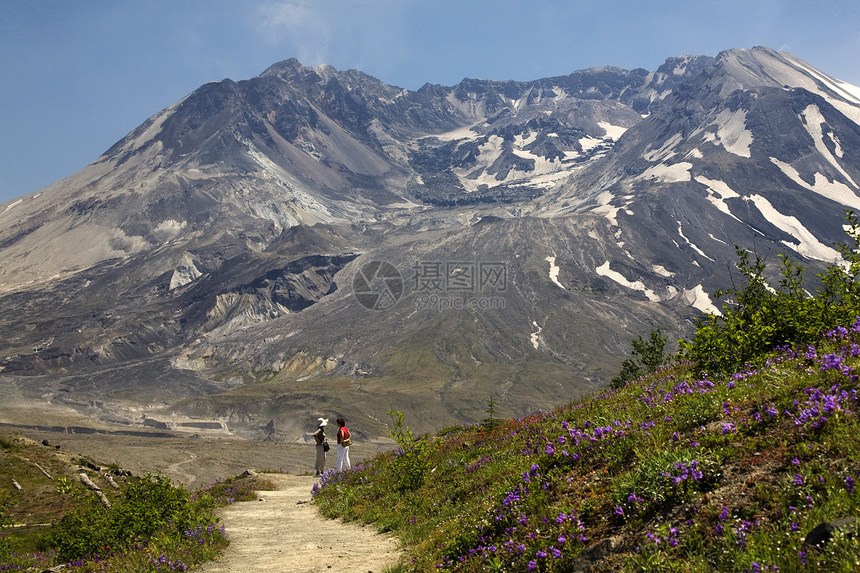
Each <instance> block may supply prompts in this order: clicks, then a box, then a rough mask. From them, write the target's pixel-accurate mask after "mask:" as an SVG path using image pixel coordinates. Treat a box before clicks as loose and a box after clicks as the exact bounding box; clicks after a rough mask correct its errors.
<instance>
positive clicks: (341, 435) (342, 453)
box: [337, 418, 352, 472]
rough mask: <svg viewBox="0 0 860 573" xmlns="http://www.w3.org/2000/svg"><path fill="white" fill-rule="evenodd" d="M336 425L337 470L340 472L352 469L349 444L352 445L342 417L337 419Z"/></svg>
mask: <svg viewBox="0 0 860 573" xmlns="http://www.w3.org/2000/svg"><path fill="white" fill-rule="evenodd" d="M337 426H338V430H337V471H339V472H341V471H343V470H344V469H347V470H349V469H352V464H350V463H349V446H351V445H352V437H351V436H350V435H349V428H347V427H346V421H345V420H344V419H343V418H338V419H337Z"/></svg>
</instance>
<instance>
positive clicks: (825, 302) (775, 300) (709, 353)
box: [681, 211, 860, 373]
mask: <svg viewBox="0 0 860 573" xmlns="http://www.w3.org/2000/svg"><path fill="white" fill-rule="evenodd" d="M846 219H847V220H848V222H849V224H848V226H847V227H848V230H847V231H846V232H847V234H848V236H849V237H850V238H851V240H852V243H853V244H851V245H849V244H847V243H840V244H838V245H837V247H838V250H839V252H840V253H841V255H842V259H843V261H844V264H838V263H831V264H830V265H828V267H827V270H826V271H825V272H824V273H821V274H819V275H818V277H819V279H820V281H821V285H820V286H819V288H818V289H817V290H816V293H815V295H814V296H809V295H807V294H806V291H805V289H804V286H803V285H804V276H803V275H804V269H803V267H802V266H800V265H799V264H797V263H795V262H792V261H791V260H789V259H788V258H785V257H781V258H782V264H781V267H780V274H781V275H782V278H781V280H780V282H779V288H772V287H770V286H769V285H768V284H767V282H766V280H765V275H764V273H765V270H766V265H765V262H764V260H763V259H762V258H761V257H760V256H758V255H756V257H755V259H754V260H751V258H750V253H749V252H747V251H746V250H744V249H741V248H740V247H735V248H736V252H737V255H738V259H739V260H738V262H737V263H736V266H737V269H738V270H739V271H740V272H741V276H742V283H741V285H740V286H739V287H733V288H731V289H726V290H720V291H717V292H716V293H715V296H716V297H717V298H723V299H726V300H727V301H728V302H727V303H726V304H725V305H724V306H723V310H722V315H714V314H710V315H705V316H704V317H703V318H701V319H700V320H699V322H698V324H697V327H696V334H695V336H694V338H693V340H692V341H690V342H687V341H681V348H682V355H683V356H684V357H685V358H688V359H690V360H692V361H693V362H695V364H696V365H697V367H698V369H699V371H700V372H710V373H714V372H729V371H732V370H734V369H736V368H738V367H740V366H742V365H744V364H746V363H753V364H756V363H758V362H759V358H761V357H762V356H764V355H765V354H766V353H767V352H768V351H770V350H772V349H773V348H775V347H777V346H783V345H801V344H807V343H811V342H814V341H815V340H817V339H818V337H819V336H821V335H822V334H823V333H824V332H826V331H828V330H831V329H833V328H835V327H836V326H838V325H841V324H848V323H850V322H851V320H853V318H855V317H856V316H857V315H858V314H860V284H858V282H857V278H858V276H860V227H858V221H857V218H856V217H855V216H854V214H853V212H851V211H848V213H847V215H846Z"/></svg>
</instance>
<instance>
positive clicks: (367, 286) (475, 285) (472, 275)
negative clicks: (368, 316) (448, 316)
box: [352, 261, 508, 311]
mask: <svg viewBox="0 0 860 573" xmlns="http://www.w3.org/2000/svg"><path fill="white" fill-rule="evenodd" d="M407 287H408V288H409V289H410V290H409V291H408V292H407V290H406V289H407ZM352 289H353V294H354V296H355V298H356V300H358V302H359V303H360V304H361V305H362V306H364V307H365V308H367V309H370V310H388V309H389V308H392V307H393V306H394V305H396V304H397V303H398V302H399V301H400V299H401V298H403V297H404V296H407V295H412V301H411V305H412V307H413V308H415V309H417V310H440V311H441V310H448V309H454V310H458V309H478V310H488V309H499V308H504V306H505V299H504V297H503V296H500V293H504V292H506V291H507V289H508V266H507V263H505V262H499V261H419V262H418V263H416V264H414V265H412V266H411V267H410V274H409V277H408V280H404V278H403V275H402V274H401V272H400V270H399V269H398V268H397V267H396V266H395V265H393V264H392V263H390V262H388V261H369V262H367V263H364V264H363V265H361V267H360V268H359V269H358V271H356V273H355V276H354V277H353V281H352Z"/></svg>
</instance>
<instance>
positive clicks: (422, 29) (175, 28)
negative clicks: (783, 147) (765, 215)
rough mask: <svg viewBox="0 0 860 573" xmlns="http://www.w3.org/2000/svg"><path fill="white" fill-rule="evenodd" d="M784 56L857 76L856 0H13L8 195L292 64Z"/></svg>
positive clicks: (3, 42)
mask: <svg viewBox="0 0 860 573" xmlns="http://www.w3.org/2000/svg"><path fill="white" fill-rule="evenodd" d="M758 45H764V46H770V47H772V48H775V49H781V50H787V51H789V52H791V53H793V54H794V55H796V56H798V57H800V58H801V59H804V60H806V61H807V62H808V63H810V64H811V65H813V66H815V67H817V68H819V69H820V70H822V71H824V72H826V73H828V74H830V75H832V76H835V77H836V78H838V79H841V80H844V81H848V82H851V83H853V84H858V85H860V3H858V2H857V1H856V0H851V1H843V0H834V1H830V0H810V1H799V0H798V1H779V0H743V1H739V0H698V1H697V0H687V1H669V0H628V1H616V0H590V1H580V0H520V1H514V0H415V1H413V0H282V1H276V0H271V1H262V0H261V1H253V0H245V1H241V2H240V1H227V0H184V1H183V0H133V1H127V0H76V1H68V0H0V203H2V202H5V201H9V200H11V199H13V198H15V197H19V196H22V195H25V194H28V193H31V192H34V191H37V190H39V189H41V188H43V187H45V186H47V185H49V184H51V183H53V182H55V181H58V180H59V179H61V178H63V177H66V176H68V175H71V174H72V173H74V172H76V171H78V170H80V169H82V168H83V167H84V166H86V165H87V164H89V163H91V162H92V161H94V160H95V159H97V158H98V156H99V155H101V154H102V153H103V152H104V151H106V150H107V149H108V148H109V147H110V146H111V145H113V144H114V143H115V142H116V141H117V140H119V139H120V138H122V137H123V136H124V135H125V134H126V133H128V132H129V131H131V130H133V129H134V128H135V127H137V126H138V125H140V124H141V123H143V122H144V121H145V120H146V119H147V118H148V117H149V116H151V115H153V114H154V113H156V112H158V111H159V110H161V109H163V108H165V107H167V106H168V105H170V104H172V103H174V102H175V101H177V100H179V99H181V98H182V97H184V96H185V95H187V94H188V93H190V92H192V91H194V90H195V89H196V88H198V87H199V86H201V85H202V84H204V83H206V82H209V81H217V80H221V79H224V78H231V79H234V80H243V79H248V78H251V77H253V76H256V75H258V74H259V73H261V72H262V71H263V70H264V69H266V68H267V67H268V66H269V65H271V64H273V63H275V62H277V61H280V60H284V59H287V58H290V57H295V58H298V59H299V60H300V61H301V62H302V63H303V64H306V65H316V64H321V63H328V64H331V65H333V66H335V67H336V68H338V69H349V68H356V69H360V70H362V71H364V72H366V73H369V74H370V75H372V76H375V77H377V78H379V79H381V80H383V81H385V82H387V83H389V84H393V85H396V86H400V87H403V88H408V89H417V88H419V87H421V85H423V84H424V83H426V82H430V83H438V84H442V85H453V84H456V83H457V82H459V81H460V80H461V79H463V78H464V77H471V78H486V79H498V80H505V79H514V80H532V79H537V78H541V77H547V76H554V75H562V74H567V73H570V72H572V71H575V70H579V69H583V68H587V67H592V66H603V65H614V66H621V67H625V68H637V67H641V68H646V69H648V70H654V69H656V68H657V67H658V66H659V65H660V64H661V63H663V61H664V60H665V59H666V58H667V57H670V56H678V55H682V54H705V55H710V56H715V55H717V53H719V52H720V51H722V50H725V49H729V48H750V47H752V46H758Z"/></svg>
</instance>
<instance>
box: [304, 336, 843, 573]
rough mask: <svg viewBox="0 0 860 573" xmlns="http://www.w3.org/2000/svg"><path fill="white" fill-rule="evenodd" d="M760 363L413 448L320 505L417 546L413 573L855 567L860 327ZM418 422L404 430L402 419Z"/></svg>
mask: <svg viewBox="0 0 860 573" xmlns="http://www.w3.org/2000/svg"><path fill="white" fill-rule="evenodd" d="M846 326H847V327H843V328H838V329H835V330H832V331H831V332H829V333H827V335H826V336H823V337H821V338H820V339H819V340H818V341H817V342H816V343H815V344H811V345H804V346H802V347H799V348H788V347H784V348H779V349H777V350H775V351H773V352H772V353H770V354H768V355H767V356H766V357H764V358H765V359H763V360H762V361H761V362H760V364H761V366H760V367H756V368H753V367H751V366H746V367H744V368H743V369H741V370H740V371H738V372H733V373H728V374H724V375H719V376H716V375H715V376H700V375H695V374H694V372H695V369H693V368H692V366H691V365H690V364H684V363H674V364H672V365H671V366H668V367H664V368H662V369H661V370H659V371H657V372H654V373H651V374H649V375H647V376H644V377H642V378H640V379H638V380H636V381H633V382H630V383H628V384H626V385H624V386H623V387H621V388H618V389H616V390H609V391H605V392H601V393H599V394H596V395H594V396H593V397H590V398H588V399H585V400H580V401H577V402H572V403H570V404H568V405H566V406H564V407H562V408H559V409H557V410H554V411H546V412H539V413H537V414H535V415H532V416H528V417H525V418H520V419H514V420H505V421H501V422H497V423H494V424H488V425H477V426H471V427H453V428H449V429H447V430H445V431H443V432H440V433H439V434H437V435H426V436H420V437H413V436H412V435H411V433H409V432H408V428H405V426H404V427H401V428H400V430H401V431H400V432H399V435H395V436H393V437H395V438H396V439H397V441H398V443H399V445H400V447H399V448H398V449H397V450H396V451H394V452H385V453H381V454H379V455H377V456H376V457H375V458H372V459H369V460H367V461H365V462H364V463H363V464H361V465H360V466H357V467H355V468H354V469H353V470H352V471H349V472H343V473H335V472H329V473H327V474H326V475H325V476H324V477H323V480H322V481H321V484H320V487H318V488H317V489H316V490H315V492H314V493H315V495H314V503H315V504H316V505H317V506H318V507H319V508H320V509H321V510H322V512H323V513H324V514H325V515H327V516H330V517H342V518H345V519H347V520H359V521H363V522H367V523H373V524H375V525H376V527H377V528H378V529H379V530H380V531H390V532H393V533H394V534H396V535H397V536H398V537H399V538H400V539H401V540H402V542H403V544H404V546H405V547H406V548H407V549H408V555H409V557H408V559H407V560H406V561H405V562H404V563H402V564H401V565H400V566H399V567H398V568H397V570H398V571H436V570H443V571H445V570H447V571H532V570H535V571H570V570H578V569H582V568H586V567H592V568H593V570H596V571H619V570H630V571H782V572H785V571H855V570H857V569H858V567H860V565H858V563H860V537H856V536H853V534H854V533H855V530H856V529H857V528H858V525H857V524H849V525H847V526H845V527H843V528H842V530H840V531H838V532H837V533H836V535H835V536H834V538H833V539H832V540H831V541H830V542H828V543H827V544H826V545H824V546H822V547H811V546H808V545H805V544H804V540H805V538H806V536H807V534H809V532H810V531H812V530H813V528H815V527H816V526H817V525H819V524H821V523H823V522H826V521H831V520H835V519H838V518H842V517H846V516H858V515H860V494H858V493H857V491H856V489H855V488H856V485H857V484H856V483H855V480H858V479H860V418H858V414H860V403H858V399H860V396H858V378H857V368H858V361H860V346H858V343H860V320H858V321H857V322H855V323H854V324H853V325H850V326H848V325H846ZM401 423H402V420H401Z"/></svg>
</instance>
